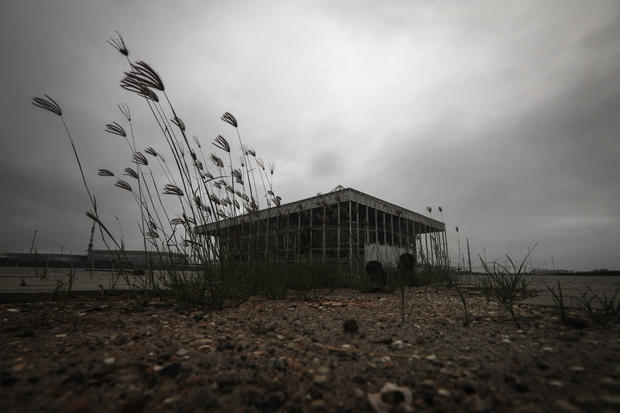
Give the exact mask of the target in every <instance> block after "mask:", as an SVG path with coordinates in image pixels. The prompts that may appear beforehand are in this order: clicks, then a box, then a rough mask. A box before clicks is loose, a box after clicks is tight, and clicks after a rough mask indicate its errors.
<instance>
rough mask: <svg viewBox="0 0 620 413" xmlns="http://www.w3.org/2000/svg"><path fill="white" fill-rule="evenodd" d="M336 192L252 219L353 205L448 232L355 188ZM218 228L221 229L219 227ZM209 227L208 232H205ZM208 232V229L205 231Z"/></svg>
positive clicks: (233, 221)
mask: <svg viewBox="0 0 620 413" xmlns="http://www.w3.org/2000/svg"><path fill="white" fill-rule="evenodd" d="M336 189H338V190H336V191H332V192H329V193H327V194H318V195H316V196H313V197H310V198H305V199H301V200H299V201H294V202H289V203H287V204H282V205H280V206H279V207H271V208H265V209H262V210H260V211H258V212H257V214H256V215H255V216H252V219H259V220H262V219H267V218H272V217H276V216H278V215H288V214H292V213H295V212H299V211H305V210H309V209H312V208H318V207H320V206H323V205H332V204H335V203H338V202H348V201H353V202H357V203H359V204H362V205H366V206H369V207H371V208H375V209H378V210H381V211H384V212H387V213H390V214H393V215H398V216H400V217H402V218H405V219H408V220H411V221H413V222H416V223H419V224H422V225H426V226H427V227H429V228H431V229H433V230H434V231H444V230H445V224H444V223H443V222H440V221H437V220H435V219H433V218H430V217H427V216H424V215H422V214H419V213H417V212H413V211H411V210H409V209H407V208H403V207H400V206H398V205H395V204H392V203H390V202H387V201H384V200H382V199H379V198H377V197H374V196H372V195H368V194H365V193H363V192H360V191H358V190H356V189H353V188H343V189H339V188H338V187H336ZM249 218H250V215H249V214H244V215H239V216H236V217H234V218H228V219H225V220H222V221H219V222H218V223H210V224H207V225H201V226H199V227H197V232H199V233H203V232H210V231H213V230H215V229H216V228H217V227H219V228H227V227H231V226H235V225H239V224H241V223H243V222H247V221H248V219H249ZM216 226H217V227H216ZM205 227H206V228H205ZM203 228H204V229H203Z"/></svg>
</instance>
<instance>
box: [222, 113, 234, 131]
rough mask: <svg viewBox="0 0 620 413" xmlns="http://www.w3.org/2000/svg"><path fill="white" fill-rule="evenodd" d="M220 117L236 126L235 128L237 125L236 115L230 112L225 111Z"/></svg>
mask: <svg viewBox="0 0 620 413" xmlns="http://www.w3.org/2000/svg"><path fill="white" fill-rule="evenodd" d="M220 119H222V120H223V121H224V122H226V123H228V124H230V125H232V126H234V127H235V128H236V127H237V119H235V117H234V116H233V115H232V114H230V113H229V112H226V113H224V114H223V115H222V117H221V118H220Z"/></svg>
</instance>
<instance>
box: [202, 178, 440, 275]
mask: <svg viewBox="0 0 620 413" xmlns="http://www.w3.org/2000/svg"><path fill="white" fill-rule="evenodd" d="M200 232H203V233H205V234H208V235H210V236H212V237H214V239H215V240H216V241H215V242H216V243H217V245H218V246H219V248H220V250H221V251H222V253H225V254H228V256H229V257H233V259H235V260H240V261H244V260H253V259H258V260H266V261H269V262H275V263H290V262H304V263H313V262H331V263H336V264H337V265H338V266H340V267H341V268H343V269H347V268H348V270H349V271H350V272H351V273H352V274H355V273H358V274H359V273H360V272H361V271H363V270H364V268H365V266H366V264H367V263H369V262H373V263H374V264H375V265H376V262H379V263H381V265H382V266H383V267H388V266H393V267H394V266H396V265H397V263H398V262H399V261H401V260H402V259H403V256H409V257H411V256H413V257H414V258H415V259H416V261H417V263H418V265H419V264H421V263H422V264H429V265H433V266H438V267H447V266H448V254H447V239H446V232H445V225H444V223H442V222H440V221H437V220H435V219H432V218H430V217H427V216H424V215H421V214H418V213H416V212H413V211H410V210H408V209H406V208H403V207H400V206H397V205H394V204H391V203H389V202H386V201H383V200H381V199H379V198H376V197H373V196H370V195H367V194H365V193H362V192H360V191H357V190H355V189H352V188H342V187H337V188H336V189H335V190H333V191H332V192H329V193H327V194H319V195H317V196H314V197H311V198H307V199H302V200H300V201H296V202H291V203H288V204H282V205H280V206H279V207H273V208H268V209H263V210H260V211H258V213H256V214H253V215H247V214H246V215H241V216H237V217H234V218H229V219H226V220H223V221H219V222H218V223H212V224H208V225H206V226H204V227H201V228H200Z"/></svg>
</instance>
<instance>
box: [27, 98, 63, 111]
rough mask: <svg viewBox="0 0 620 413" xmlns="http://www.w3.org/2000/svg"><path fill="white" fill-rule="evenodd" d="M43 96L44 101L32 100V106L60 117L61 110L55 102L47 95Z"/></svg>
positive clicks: (40, 99)
mask: <svg viewBox="0 0 620 413" xmlns="http://www.w3.org/2000/svg"><path fill="white" fill-rule="evenodd" d="M44 96H45V99H43V98H39V97H34V98H32V104H33V105H35V106H37V107H39V108H41V109H45V110H47V111H49V112H52V113H54V114H56V115H58V116H62V109H60V105H59V104H58V103H56V101H55V100H54V99H52V98H51V97H49V96H48V95H44Z"/></svg>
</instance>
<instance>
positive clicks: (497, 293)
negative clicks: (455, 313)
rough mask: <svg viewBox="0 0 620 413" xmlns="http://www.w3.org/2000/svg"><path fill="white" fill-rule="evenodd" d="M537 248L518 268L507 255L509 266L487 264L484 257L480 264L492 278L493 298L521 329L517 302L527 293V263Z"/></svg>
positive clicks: (495, 263)
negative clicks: (516, 306) (516, 309)
mask: <svg viewBox="0 0 620 413" xmlns="http://www.w3.org/2000/svg"><path fill="white" fill-rule="evenodd" d="M534 248H536V245H534V246H533V247H532V248H529V249H528V252H527V254H526V255H525V257H524V258H523V260H522V261H521V263H520V264H519V265H518V266H517V265H516V264H515V262H514V261H513V259H512V258H510V256H508V255H506V261H507V264H501V263H498V262H486V261H485V260H484V259H482V257H480V256H478V257H479V258H480V263H481V264H482V268H483V269H484V271H485V272H486V273H487V275H488V276H489V277H490V287H491V289H492V294H493V296H494V297H495V298H496V299H497V301H499V302H500V304H502V306H503V307H504V308H505V309H506V311H507V312H508V314H510V317H511V318H512V320H513V321H514V323H515V325H516V326H517V327H518V328H520V327H521V323H520V322H519V319H518V317H517V314H516V312H515V308H514V305H515V302H516V301H517V298H518V297H519V296H521V297H523V296H524V295H525V293H526V291H527V285H528V282H527V279H526V277H525V275H526V274H525V263H526V262H527V259H528V257H529V256H530V254H531V253H532V251H533V250H534Z"/></svg>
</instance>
